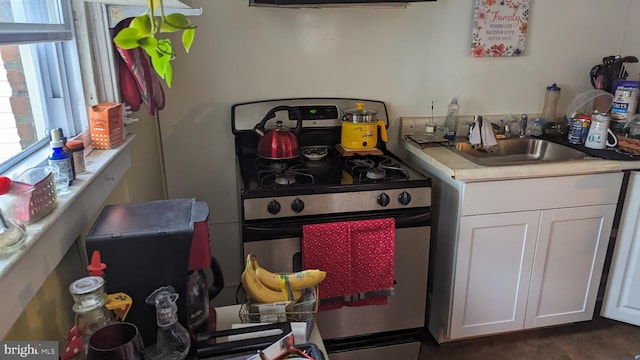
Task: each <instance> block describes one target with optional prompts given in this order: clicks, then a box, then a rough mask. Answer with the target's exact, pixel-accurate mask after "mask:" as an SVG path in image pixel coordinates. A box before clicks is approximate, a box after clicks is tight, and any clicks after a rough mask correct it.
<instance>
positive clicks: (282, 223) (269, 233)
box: [242, 208, 431, 241]
mask: <svg viewBox="0 0 640 360" xmlns="http://www.w3.org/2000/svg"><path fill="white" fill-rule="evenodd" d="M386 217H393V218H395V220H396V228H409V227H417V226H431V209H430V208H414V209H404V210H403V211H393V212H384V213H367V214H358V215H353V214H351V215H349V214H341V215H337V216H336V215H332V216H329V217H319V218H315V219H313V221H310V220H309V219H304V218H293V219H287V220H282V219H278V220H276V221H274V220H269V221H259V222H252V223H245V224H244V225H243V226H242V238H243V240H244V241H259V240H266V239H282V238H290V237H300V238H301V237H302V226H303V225H308V224H323V223H329V222H339V221H357V220H370V219H382V218H386Z"/></svg>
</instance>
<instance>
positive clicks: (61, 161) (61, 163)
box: [48, 129, 73, 194]
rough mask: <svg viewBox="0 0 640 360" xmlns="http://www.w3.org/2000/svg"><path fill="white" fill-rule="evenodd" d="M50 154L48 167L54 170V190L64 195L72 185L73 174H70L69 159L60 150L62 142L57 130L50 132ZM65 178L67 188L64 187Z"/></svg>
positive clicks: (67, 155)
mask: <svg viewBox="0 0 640 360" xmlns="http://www.w3.org/2000/svg"><path fill="white" fill-rule="evenodd" d="M49 146H51V154H50V155H49V158H48V162H49V165H50V166H52V167H53V168H54V169H55V175H54V176H55V177H56V190H57V191H58V193H59V194H60V193H64V192H66V191H68V187H69V185H71V183H72V181H73V180H72V179H73V173H72V172H71V171H72V170H71V158H70V157H69V154H67V153H66V152H65V151H64V150H63V149H62V140H61V139H60V132H58V130H57V129H53V130H51V141H50V142H49ZM65 177H66V183H67V186H66V187H65V186H64V184H63V183H64V182H65Z"/></svg>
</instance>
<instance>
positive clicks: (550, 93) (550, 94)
mask: <svg viewBox="0 0 640 360" xmlns="http://www.w3.org/2000/svg"><path fill="white" fill-rule="evenodd" d="M558 99H560V88H559V87H558V86H557V85H556V84H555V83H553V85H551V86H549V87H547V91H546V92H545V94H544V106H543V108H542V113H540V119H542V120H546V121H547V122H555V121H556V118H557V116H558V114H557V113H556V109H557V108H558Z"/></svg>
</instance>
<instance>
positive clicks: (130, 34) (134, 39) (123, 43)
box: [113, 28, 142, 50]
mask: <svg viewBox="0 0 640 360" xmlns="http://www.w3.org/2000/svg"><path fill="white" fill-rule="evenodd" d="M141 38H142V37H141V36H140V34H139V33H138V30H137V29H134V28H124V29H122V30H121V31H120V32H119V33H118V34H117V35H116V36H115V37H114V38H113V42H114V43H116V45H118V46H119V47H120V48H122V49H126V50H129V49H135V48H137V47H138V46H139V45H140V44H138V40H140V39H141Z"/></svg>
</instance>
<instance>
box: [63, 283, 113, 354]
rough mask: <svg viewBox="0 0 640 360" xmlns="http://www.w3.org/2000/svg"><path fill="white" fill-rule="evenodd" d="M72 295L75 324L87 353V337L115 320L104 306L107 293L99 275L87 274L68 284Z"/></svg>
mask: <svg viewBox="0 0 640 360" xmlns="http://www.w3.org/2000/svg"><path fill="white" fill-rule="evenodd" d="M69 292H70V293H71V296H72V297H73V301H74V304H73V308H72V309H73V312H74V313H76V319H75V325H76V327H77V328H78V332H79V333H80V335H81V336H82V346H83V349H84V354H86V353H87V346H88V344H89V338H90V337H91V335H92V334H93V333H94V332H96V331H97V330H99V329H101V328H103V327H105V326H107V325H109V324H113V323H115V322H116V320H115V316H114V314H113V312H111V311H110V310H108V309H107V308H106V307H105V304H106V303H107V294H106V293H105V291H104V279H103V278H102V277H100V276H87V277H84V278H81V279H78V280H76V281H74V282H73V283H71V285H69Z"/></svg>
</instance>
